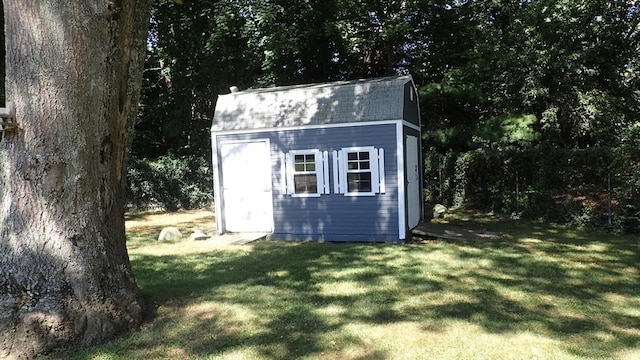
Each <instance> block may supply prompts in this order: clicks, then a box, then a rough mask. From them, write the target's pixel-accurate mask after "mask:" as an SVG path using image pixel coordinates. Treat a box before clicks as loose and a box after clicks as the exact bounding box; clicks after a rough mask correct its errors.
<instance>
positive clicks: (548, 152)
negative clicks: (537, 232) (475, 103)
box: [425, 147, 640, 232]
mask: <svg viewBox="0 0 640 360" xmlns="http://www.w3.org/2000/svg"><path fill="white" fill-rule="evenodd" d="M638 162H640V151H639V150H638V149H637V148H632V147H619V148H606V147H598V148H590V149H578V150H568V149H562V148H551V147H541V148H534V149H528V150H516V149H507V150H498V149H488V148H487V149H478V150H474V151H468V152H464V153H453V152H451V153H447V154H445V155H440V154H437V153H429V154H427V155H426V156H425V179H426V180H427V181H426V189H427V190H426V192H425V195H426V199H427V201H428V202H431V203H442V204H445V205H448V206H455V207H464V208H470V209H478V210H483V211H494V212H502V213H517V214H519V215H523V216H526V217H533V218H545V219H547V220H550V221H557V222H562V223H572V224H575V225H580V226H585V227H592V228H602V227H608V228H611V229H612V230H614V231H621V232H638V231H640V227H639V226H638V223H637V217H638V212H637V209H638V207H639V206H640V190H639V189H640V172H639V171H637V170H636V164H638ZM609 199H610V200H611V201H610V202H609ZM609 205H610V206H611V214H609ZM609 215H611V224H609Z"/></svg>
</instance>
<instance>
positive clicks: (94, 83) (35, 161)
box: [0, 0, 152, 358]
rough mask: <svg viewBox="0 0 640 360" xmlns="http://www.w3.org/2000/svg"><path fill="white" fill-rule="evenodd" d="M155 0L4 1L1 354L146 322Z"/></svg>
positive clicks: (85, 339) (84, 339)
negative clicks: (138, 176)
mask: <svg viewBox="0 0 640 360" xmlns="http://www.w3.org/2000/svg"><path fill="white" fill-rule="evenodd" d="M151 2H152V0H82V1H62V0H37V1H25V0H4V2H3V3H4V14H5V29H6V37H7V41H6V43H7V101H12V102H13V103H14V104H15V109H16V120H17V122H18V123H19V126H20V131H19V132H16V133H5V134H4V137H3V139H2V141H0V358H4V357H8V358H29V357H33V356H34V355H36V354H39V353H42V352H46V351H48V350H50V349H52V348H54V347H57V346H62V345H68V344H82V345H90V344H94V343H97V342H101V341H105V340H107V339H110V338H112V337H114V336H115V335H117V334H118V333H121V332H123V331H126V330H128V329H131V328H135V327H136V326H138V325H140V324H141V322H142V317H143V310H144V309H143V307H144V306H143V302H142V299H141V296H140V293H139V290H138V287H137V285H136V282H135V279H134V277H133V274H132V271H131V266H130V263H129V258H128V254H127V250H126V246H125V234H124V209H123V202H124V201H123V197H124V191H123V182H124V172H125V169H124V166H123V164H124V158H125V154H126V144H127V136H128V135H127V134H128V133H130V132H131V130H132V128H133V126H132V125H133V118H134V116H135V113H136V104H137V99H138V95H139V90H140V84H141V72H142V65H143V62H144V56H145V46H146V41H145V40H146V32H147V26H148V18H149V14H150V7H151Z"/></svg>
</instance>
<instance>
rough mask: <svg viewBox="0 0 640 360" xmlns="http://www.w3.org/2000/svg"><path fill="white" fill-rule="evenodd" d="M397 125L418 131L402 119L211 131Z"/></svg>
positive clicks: (232, 131)
mask: <svg viewBox="0 0 640 360" xmlns="http://www.w3.org/2000/svg"><path fill="white" fill-rule="evenodd" d="M398 124H400V125H403V124H406V126H410V127H412V128H415V129H419V128H418V127H417V126H415V125H413V124H411V123H410V122H408V121H405V120H402V119H395V120H382V121H356V122H349V123H339V124H323V125H299V126H283V127H277V128H262V129H244V130H223V131H213V130H212V133H214V134H217V135H235V134H252V133H259V132H272V131H290V130H307V129H330V128H343V127H354V126H372V125H396V126H397V125H398Z"/></svg>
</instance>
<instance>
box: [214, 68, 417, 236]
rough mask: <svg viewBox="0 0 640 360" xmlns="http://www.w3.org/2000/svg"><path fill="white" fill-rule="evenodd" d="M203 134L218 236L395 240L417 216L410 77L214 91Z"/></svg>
mask: <svg viewBox="0 0 640 360" xmlns="http://www.w3.org/2000/svg"><path fill="white" fill-rule="evenodd" d="M211 138H212V145H213V174H214V195H215V210H216V214H217V217H216V221H217V229H218V232H220V233H225V232H266V233H269V234H270V235H269V236H268V238H269V239H275V240H314V241H349V242H402V241H404V240H405V239H406V238H407V237H408V236H409V234H410V230H411V229H412V228H414V227H415V226H416V225H418V222H419V221H420V219H421V217H422V212H423V206H422V204H423V200H422V171H421V169H422V161H421V153H422V152H421V141H420V138H421V137H420V116H419V109H418V98H417V93H416V89H415V85H414V83H413V80H412V78H411V76H397V77H385V78H376V79H364V80H355V81H342V82H332V83H323V84H308V85H298V86H285V87H275V88H269V89H258V90H247V91H236V92H232V93H230V94H227V95H220V96H219V97H218V101H217V104H216V109H215V114H214V117H213V126H212V128H211Z"/></svg>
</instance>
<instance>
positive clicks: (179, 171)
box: [126, 154, 213, 211]
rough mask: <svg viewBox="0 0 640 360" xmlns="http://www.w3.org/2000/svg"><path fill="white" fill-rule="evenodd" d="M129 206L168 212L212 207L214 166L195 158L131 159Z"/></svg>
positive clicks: (128, 182) (168, 156)
mask: <svg viewBox="0 0 640 360" xmlns="http://www.w3.org/2000/svg"><path fill="white" fill-rule="evenodd" d="M126 196H127V204H128V206H129V207H131V208H134V209H137V210H145V209H152V208H161V209H165V210H169V211H174V210H177V209H195V208H204V207H207V206H211V203H212V201H213V180H212V171H211V165H210V164H209V162H208V161H207V160H206V159H205V158H204V157H200V156H196V155H188V156H177V155H174V154H168V155H163V156H160V157H158V158H155V159H132V160H131V162H130V163H129V167H128V171H127V189H126Z"/></svg>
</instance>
